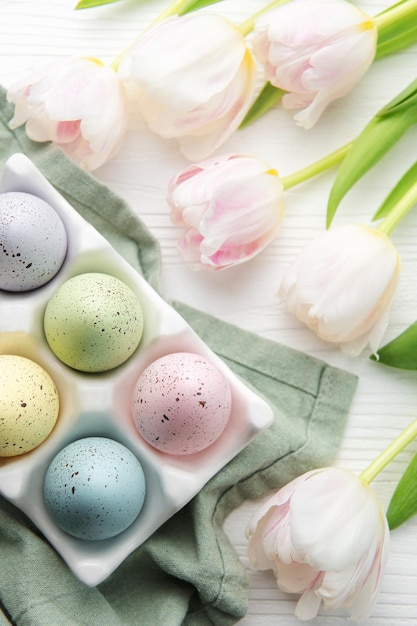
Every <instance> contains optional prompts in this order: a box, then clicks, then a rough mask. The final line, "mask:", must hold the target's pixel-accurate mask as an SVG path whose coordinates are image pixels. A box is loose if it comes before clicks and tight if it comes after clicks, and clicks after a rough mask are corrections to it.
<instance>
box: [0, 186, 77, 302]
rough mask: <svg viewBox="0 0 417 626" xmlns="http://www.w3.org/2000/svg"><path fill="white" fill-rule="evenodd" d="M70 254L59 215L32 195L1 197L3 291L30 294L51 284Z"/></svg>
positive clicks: (0, 274) (0, 270) (0, 285)
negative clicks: (29, 292) (31, 291)
mask: <svg viewBox="0 0 417 626" xmlns="http://www.w3.org/2000/svg"><path fill="white" fill-rule="evenodd" d="M66 254H67V233H66V230H65V227H64V224H63V222H62V220H61V218H60V217H59V215H58V213H57V212H56V211H55V209H53V208H52V207H51V206H50V205H49V204H48V203H47V202H44V200H42V199H41V198H38V197H37V196H34V195H32V194H30V193H23V192H17V191H9V192H6V193H2V194H0V289H3V290H5V291H13V292H19V291H30V290H32V289H36V288H37V287H41V286H42V285H44V284H45V283H47V282H49V281H50V280H51V279H52V278H53V277H54V276H55V275H56V274H57V273H58V271H59V270H60V269H61V266H62V264H63V262H64V259H65V256H66Z"/></svg>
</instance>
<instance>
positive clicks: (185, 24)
mask: <svg viewBox="0 0 417 626" xmlns="http://www.w3.org/2000/svg"><path fill="white" fill-rule="evenodd" d="M120 72H121V73H122V74H123V75H124V76H125V77H126V80H127V79H128V78H130V79H131V84H132V85H133V86H134V87H135V88H136V93H137V98H138V105H139V108H140V110H141V112H142V114H143V116H144V118H145V120H146V122H147V124H148V125H149V127H150V128H151V130H152V131H153V132H155V133H157V134H158V135H160V136H161V137H164V138H177V139H178V141H179V143H180V148H181V151H182V152H183V154H184V155H185V156H186V157H187V158H188V159H190V160H193V161H194V160H200V159H204V158H206V157H207V156H209V155H210V154H211V153H212V152H213V151H214V150H216V149H217V148H218V147H219V146H220V145H221V144H222V143H223V142H224V141H225V140H226V139H227V138H228V137H229V136H230V135H231V134H232V132H233V131H234V130H235V129H236V128H237V127H238V125H239V124H240V122H241V121H242V119H243V117H244V115H245V113H246V112H247V110H248V108H249V106H250V104H251V101H252V97H253V94H254V89H255V86H256V65H255V61H254V59H253V57H252V54H251V53H250V51H249V50H248V48H247V45H246V41H245V39H244V36H243V35H242V33H241V32H240V30H239V29H238V28H237V27H236V26H235V25H234V24H232V23H231V22H230V21H229V20H227V19H226V18H225V17H222V16H221V15H215V14H210V13H199V12H198V11H196V12H194V13H190V14H189V15H185V16H183V17H170V18H168V19H166V20H164V21H163V22H161V23H160V24H158V25H157V26H155V27H154V28H152V29H151V30H150V31H149V32H148V33H146V34H145V35H144V36H143V37H141V38H140V40H139V41H138V43H137V44H136V46H134V47H133V49H132V50H131V51H130V54H128V55H126V56H125V58H124V59H123V61H122V62H121V65H120Z"/></svg>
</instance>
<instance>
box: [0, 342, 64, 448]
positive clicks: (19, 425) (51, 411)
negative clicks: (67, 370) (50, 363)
mask: <svg viewBox="0 0 417 626" xmlns="http://www.w3.org/2000/svg"><path fill="white" fill-rule="evenodd" d="M58 413H59V397H58V391H57V389H56V386H55V383H54V381H53V380H52V378H51V377H50V375H49V374H48V373H47V372H46V371H45V370H44V369H43V368H42V367H41V366H40V365H38V364H37V363H35V362H34V361H31V360H30V359H27V358H25V357H21V356H15V355H12V354H2V355H0V457H13V456H18V455H21V454H25V453H26V452H30V451H31V450H33V449H34V448H37V447H38V446H39V445H40V444H41V443H42V442H43V441H45V439H46V438H47V437H48V436H49V435H50V433H51V431H52V429H53V427H54V426H55V423H56V421H57V419H58Z"/></svg>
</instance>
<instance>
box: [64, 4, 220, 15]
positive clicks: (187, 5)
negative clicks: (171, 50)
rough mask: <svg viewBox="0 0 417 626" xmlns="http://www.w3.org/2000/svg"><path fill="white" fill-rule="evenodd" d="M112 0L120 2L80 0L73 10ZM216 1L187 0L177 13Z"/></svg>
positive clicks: (193, 9)
mask: <svg viewBox="0 0 417 626" xmlns="http://www.w3.org/2000/svg"><path fill="white" fill-rule="evenodd" d="M114 2H120V0H80V1H79V2H78V4H77V5H76V6H75V7H74V8H75V10H78V9H92V8H94V7H99V6H102V5H104V4H112V3H114ZM218 2H222V0H188V2H187V1H185V2H184V4H183V6H182V8H181V9H180V10H179V11H178V15H184V14H185V13H190V12H191V11H196V10H197V9H201V8H202V7H207V6H209V5H210V4H217V3H218Z"/></svg>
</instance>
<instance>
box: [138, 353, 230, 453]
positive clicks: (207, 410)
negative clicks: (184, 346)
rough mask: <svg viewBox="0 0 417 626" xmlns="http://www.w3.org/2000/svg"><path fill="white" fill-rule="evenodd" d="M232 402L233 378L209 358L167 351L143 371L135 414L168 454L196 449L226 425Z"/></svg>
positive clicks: (146, 436) (147, 437)
mask: <svg viewBox="0 0 417 626" xmlns="http://www.w3.org/2000/svg"><path fill="white" fill-rule="evenodd" d="M231 408H232V394H231V390H230V386H229V382H228V381H227V379H226V378H225V376H224V375H223V374H222V373H221V372H220V370H219V369H218V368H217V367H216V366H215V365H214V364H213V363H211V362H210V361H208V360H207V359H206V358H204V357H202V356H200V355H199V354H193V353H190V352H176V353H173V354H167V355H166V356H163V357H161V358H160V359H157V360H156V361H154V362H153V363H151V364H150V365H149V366H148V367H147V368H146V369H145V370H144V372H143V373H142V374H141V376H140V377H139V379H138V381H137V383H136V385H135V389H134V392H133V397H132V417H133V419H134V422H135V424H136V427H137V429H138V431H139V433H140V434H141V435H142V437H143V438H144V439H145V440H146V441H147V442H148V443H149V444H150V445H151V446H153V447H154V448H156V449H157V450H160V451H161V452H165V453H167V454H174V455H185V454H194V453H196V452H200V451H201V450H204V449H205V448H207V447H208V446H210V445H211V444H212V443H213V442H214V441H216V439H218V437H220V435H221V434H222V432H223V431H224V429H225V427H226V425H227V422H228V420H229V417H230V412H231Z"/></svg>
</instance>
